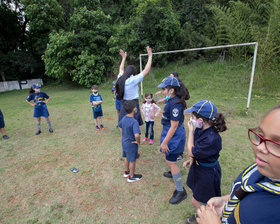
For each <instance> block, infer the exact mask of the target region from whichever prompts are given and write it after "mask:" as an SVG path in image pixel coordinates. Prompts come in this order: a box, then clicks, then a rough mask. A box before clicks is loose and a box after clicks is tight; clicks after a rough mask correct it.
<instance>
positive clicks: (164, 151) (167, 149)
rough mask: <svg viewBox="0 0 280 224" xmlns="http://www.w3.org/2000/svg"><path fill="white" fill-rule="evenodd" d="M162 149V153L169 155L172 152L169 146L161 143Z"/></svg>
mask: <svg viewBox="0 0 280 224" xmlns="http://www.w3.org/2000/svg"><path fill="white" fill-rule="evenodd" d="M160 148H161V152H162V153H168V152H169V151H170V150H169V148H168V146H167V144H164V143H161V145H160Z"/></svg>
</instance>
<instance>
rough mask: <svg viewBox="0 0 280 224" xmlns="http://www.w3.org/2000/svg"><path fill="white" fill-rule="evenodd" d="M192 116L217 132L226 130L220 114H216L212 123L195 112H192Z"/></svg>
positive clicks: (222, 116) (223, 118) (223, 119)
mask: <svg viewBox="0 0 280 224" xmlns="http://www.w3.org/2000/svg"><path fill="white" fill-rule="evenodd" d="M193 114H194V116H196V117H197V118H202V119H203V121H204V122H207V123H208V124H209V125H211V126H214V127H215V129H216V131H217V132H223V131H226V130H227V126H226V121H225V117H224V115H223V114H222V113H216V115H215V120H214V121H212V120H210V119H208V118H205V117H202V116H201V115H199V114H198V113H196V112H193Z"/></svg>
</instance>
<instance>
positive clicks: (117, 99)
mask: <svg viewBox="0 0 280 224" xmlns="http://www.w3.org/2000/svg"><path fill="white" fill-rule="evenodd" d="M120 109H121V99H119V98H118V97H116V110H120Z"/></svg>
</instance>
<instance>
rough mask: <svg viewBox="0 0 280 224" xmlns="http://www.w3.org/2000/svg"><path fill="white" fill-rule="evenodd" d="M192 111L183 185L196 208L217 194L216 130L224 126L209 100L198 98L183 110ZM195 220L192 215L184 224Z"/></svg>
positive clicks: (219, 141)
mask: <svg viewBox="0 0 280 224" xmlns="http://www.w3.org/2000/svg"><path fill="white" fill-rule="evenodd" d="M185 112H186V113H192V114H191V117H190V120H189V121H188V128H189V136H188V143H187V149H188V156H189V157H190V159H189V160H188V161H186V162H184V164H183V166H184V167H187V165H191V167H190V170H189V174H188V179H187V185H188V187H189V188H191V190H192V192H193V198H192V204H193V206H194V208H195V210H196V211H197V210H198V209H199V208H200V206H201V205H203V204H205V203H207V201H208V200H209V199H210V198H212V197H216V196H221V188H220V185H221V167H220V164H219V162H218V158H219V153H220V150H221V149H222V139H221V136H220V134H219V132H223V131H225V130H226V129H227V127H226V124H225V119H224V116H223V115H222V114H220V113H217V108H216V106H215V105H214V103H213V102H211V101H208V100H201V101H199V102H197V103H195V104H194V105H193V106H192V107H191V108H189V109H187V110H185ZM191 223H196V220H195V216H193V217H191V218H188V219H187V220H186V224H191Z"/></svg>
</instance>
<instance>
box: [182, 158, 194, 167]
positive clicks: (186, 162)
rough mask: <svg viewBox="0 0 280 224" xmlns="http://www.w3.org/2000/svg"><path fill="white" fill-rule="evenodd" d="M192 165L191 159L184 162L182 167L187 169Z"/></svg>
mask: <svg viewBox="0 0 280 224" xmlns="http://www.w3.org/2000/svg"><path fill="white" fill-rule="evenodd" d="M192 164H193V158H192V157H191V158H190V159H188V160H187V161H185V162H184V163H183V167H185V168H186V169H187V166H189V165H190V166H191V165H192Z"/></svg>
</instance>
